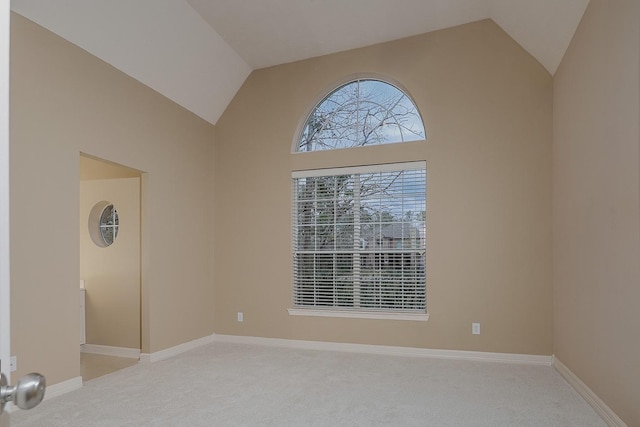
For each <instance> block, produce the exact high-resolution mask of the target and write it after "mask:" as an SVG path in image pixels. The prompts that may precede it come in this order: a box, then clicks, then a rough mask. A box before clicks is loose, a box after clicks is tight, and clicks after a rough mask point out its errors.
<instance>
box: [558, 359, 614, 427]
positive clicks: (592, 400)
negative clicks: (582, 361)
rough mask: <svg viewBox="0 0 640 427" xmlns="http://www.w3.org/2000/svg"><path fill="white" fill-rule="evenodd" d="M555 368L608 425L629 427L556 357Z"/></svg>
mask: <svg viewBox="0 0 640 427" xmlns="http://www.w3.org/2000/svg"><path fill="white" fill-rule="evenodd" d="M553 367H554V368H555V370H556V371H558V373H559V374H560V375H562V377H563V378H564V379H565V380H566V381H567V382H568V383H569V385H571V387H573V388H574V389H575V390H576V391H577V392H578V394H579V395H580V396H582V398H583V399H584V400H586V401H587V403H588V404H589V405H591V407H592V408H593V409H594V410H595V411H596V412H597V413H598V415H600V417H601V418H602V419H603V420H604V422H605V423H607V425H609V426H611V427H627V425H626V424H625V422H624V421H622V420H621V419H620V417H618V416H617V415H616V413H615V412H613V410H612V409H611V408H609V406H608V405H607V404H606V403H604V402H603V401H602V399H600V398H599V397H598V395H596V394H595V393H594V392H593V390H591V389H590V388H589V386H587V385H586V384H585V383H583V382H582V380H581V379H580V378H578V376H577V375H576V374H574V373H573V372H571V370H570V369H569V368H567V367H566V366H565V364H564V363H562V362H561V361H560V360H558V359H557V358H555V357H554V360H553Z"/></svg>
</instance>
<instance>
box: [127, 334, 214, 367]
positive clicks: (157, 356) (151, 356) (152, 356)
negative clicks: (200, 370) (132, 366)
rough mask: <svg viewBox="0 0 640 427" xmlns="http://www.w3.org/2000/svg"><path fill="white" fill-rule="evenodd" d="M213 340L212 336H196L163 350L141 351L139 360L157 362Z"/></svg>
mask: <svg viewBox="0 0 640 427" xmlns="http://www.w3.org/2000/svg"><path fill="white" fill-rule="evenodd" d="M212 342H213V336H212V335H209V336H206V337H202V338H198V339H197V340H193V341H189V342H186V343H183V344H179V345H176V346H174V347H170V348H167V349H164V350H160V351H156V352H155V353H142V354H140V361H141V362H157V361H159V360H164V359H168V358H170V357H173V356H177V355H179V354H181V353H184V352H186V351H189V350H193V349H195V348H198V347H202V346H203V345H207V344H211V343H212Z"/></svg>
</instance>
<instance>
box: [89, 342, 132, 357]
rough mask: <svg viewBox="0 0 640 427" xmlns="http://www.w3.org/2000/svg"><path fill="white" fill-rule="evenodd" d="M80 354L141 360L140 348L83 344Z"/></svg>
mask: <svg viewBox="0 0 640 427" xmlns="http://www.w3.org/2000/svg"><path fill="white" fill-rule="evenodd" d="M80 352H82V353H90V354H102V355H103V356H116V357H127V358H129V359H140V349H139V348H127V347H113V346H110V345H98V344H82V345H81V346H80Z"/></svg>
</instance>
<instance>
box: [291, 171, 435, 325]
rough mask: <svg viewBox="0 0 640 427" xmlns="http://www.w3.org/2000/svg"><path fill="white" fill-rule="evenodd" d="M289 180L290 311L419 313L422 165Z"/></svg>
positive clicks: (422, 304)
mask: <svg viewBox="0 0 640 427" xmlns="http://www.w3.org/2000/svg"><path fill="white" fill-rule="evenodd" d="M292 177H293V206H292V213H293V221H292V224H293V230H292V232H293V234H292V235H293V259H294V262H293V264H294V265H293V303H294V306H295V307H298V308H304V307H308V308H323V307H324V308H339V309H341V310H343V309H354V310H385V311H402V312H406V311H411V312H420V313H424V312H425V310H426V294H425V290H426V289H425V288H426V286H425V283H426V280H425V278H426V276H425V246H426V233H425V230H426V222H425V221H426V164H425V162H412V163H398V164H387V165H376V166H365V167H358V168H338V169H326V170H314V171H300V172H294V173H293V176H292Z"/></svg>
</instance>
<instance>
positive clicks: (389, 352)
mask: <svg viewBox="0 0 640 427" xmlns="http://www.w3.org/2000/svg"><path fill="white" fill-rule="evenodd" d="M213 342H227V343H234V344H254V345H265V346H271V347H285V348H298V349H303V350H321V351H342V352H347V353H365V354H378V355H384V356H402V357H424V358H435V359H455V360H470V361H478V362H500V363H515V364H523V365H539V366H551V363H552V361H553V357H552V356H538V355H530V354H511V353H486V352H481V351H460V350H432V349H428V348H416V347H394V346H385V345H367V344H348V343H334V342H323V341H301V340H288V339H279V338H261V337H246V336H239V335H217V334H214V335H213Z"/></svg>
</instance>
